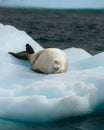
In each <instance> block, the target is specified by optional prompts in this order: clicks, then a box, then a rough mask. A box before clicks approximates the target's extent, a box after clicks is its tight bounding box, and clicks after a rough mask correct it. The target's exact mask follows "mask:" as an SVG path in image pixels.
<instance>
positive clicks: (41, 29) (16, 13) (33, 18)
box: [0, 8, 104, 130]
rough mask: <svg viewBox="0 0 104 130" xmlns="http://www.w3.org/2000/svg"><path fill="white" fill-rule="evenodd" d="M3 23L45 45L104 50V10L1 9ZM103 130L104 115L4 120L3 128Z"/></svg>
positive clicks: (0, 18)
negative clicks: (25, 120) (38, 121)
mask: <svg viewBox="0 0 104 130" xmlns="http://www.w3.org/2000/svg"><path fill="white" fill-rule="evenodd" d="M0 23H3V24H10V25H13V26H15V27H16V28H18V29H20V30H23V31H26V32H27V33H28V34H29V35H30V36H31V37H32V38H33V39H34V40H36V41H37V42H39V43H40V44H41V45H42V46H43V47H58V48H61V49H64V48H69V47H78V48H84V49H85V50H87V51H88V52H90V53H91V54H97V53H99V52H102V51H104V48H103V42H104V36H103V34H104V12H103V11H98V10H93V11H91V10H83V11H82V10H76V11H74V10H23V9H21V10H18V9H3V8H2V9H0ZM17 129H19V130H99V129H100V130H103V129H104V116H102V115H93V116H91V115H90V116H89V115H87V116H82V117H75V118H69V119H65V120H60V121H57V122H53V123H43V124H39V123H38V124H34V123H29V122H18V121H13V120H4V119H0V130H17Z"/></svg>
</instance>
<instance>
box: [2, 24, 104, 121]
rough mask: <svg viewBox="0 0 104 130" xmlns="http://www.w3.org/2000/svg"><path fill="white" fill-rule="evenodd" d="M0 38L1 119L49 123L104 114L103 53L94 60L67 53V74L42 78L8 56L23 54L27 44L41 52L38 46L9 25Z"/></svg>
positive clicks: (82, 53) (78, 51)
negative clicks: (18, 52)
mask: <svg viewBox="0 0 104 130" xmlns="http://www.w3.org/2000/svg"><path fill="white" fill-rule="evenodd" d="M0 36H1V38H0V46H1V48H0V53H1V54H0V59H1V60H0V75H1V76H0V84H1V85H0V118H3V119H4V118H5V119H15V120H20V121H29V122H47V121H55V120H59V119H63V118H67V117H73V116H75V117H76V116H81V115H87V114H92V113H99V114H103V113H104V111H103V108H104V94H103V91H104V87H103V85H104V53H103V52H102V53H99V54H97V55H94V56H92V55H90V54H89V53H88V52H86V51H85V50H83V49H81V48H79V49H78V48H69V49H66V50H64V51H65V53H66V55H67V58H68V63H69V68H68V71H67V72H66V73H62V74H50V75H46V74H39V73H35V72H33V71H31V70H30V66H29V63H28V62H27V61H22V60H19V59H16V58H14V57H12V56H11V55H9V54H8V52H9V51H14V52H15V51H22V50H24V48H25V44H26V43H30V44H31V45H32V46H33V48H34V50H35V51H39V50H41V49H43V48H42V47H41V46H40V45H39V44H38V43H36V42H35V41H34V40H33V39H31V38H30V37H29V36H28V35H27V34H26V33H25V32H23V31H19V30H17V29H16V28H14V27H12V26H10V25H5V26H4V25H2V24H0Z"/></svg>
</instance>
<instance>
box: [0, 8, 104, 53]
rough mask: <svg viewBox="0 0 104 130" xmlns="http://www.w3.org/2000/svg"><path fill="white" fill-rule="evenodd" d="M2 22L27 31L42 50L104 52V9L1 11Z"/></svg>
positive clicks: (0, 21)
mask: <svg viewBox="0 0 104 130" xmlns="http://www.w3.org/2000/svg"><path fill="white" fill-rule="evenodd" d="M0 23H3V24H10V25H13V26H15V27H16V28H18V29H20V30H24V31H26V32H27V33H28V34H29V35H30V36H31V37H32V38H33V39H34V40H36V41H37V42H38V43H40V44H41V45H42V46H43V47H45V48H46V47H58V48H61V49H65V48H69V47H78V48H83V49H85V50H87V51H88V52H90V53H91V54H97V53H99V52H102V51H104V10H44V9H41V10H39V9H37V10H32V9H28V10H26V9H25V10H23V9H15V10H14V9H3V8H2V9H0Z"/></svg>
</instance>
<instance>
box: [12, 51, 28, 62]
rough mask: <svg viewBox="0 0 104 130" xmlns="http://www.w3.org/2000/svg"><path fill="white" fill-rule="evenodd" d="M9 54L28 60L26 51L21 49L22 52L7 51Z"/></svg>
mask: <svg viewBox="0 0 104 130" xmlns="http://www.w3.org/2000/svg"><path fill="white" fill-rule="evenodd" d="M9 54H11V55H12V56H14V57H16V58H18V59H22V60H28V58H27V54H26V51H22V52H18V53H14V52H9Z"/></svg>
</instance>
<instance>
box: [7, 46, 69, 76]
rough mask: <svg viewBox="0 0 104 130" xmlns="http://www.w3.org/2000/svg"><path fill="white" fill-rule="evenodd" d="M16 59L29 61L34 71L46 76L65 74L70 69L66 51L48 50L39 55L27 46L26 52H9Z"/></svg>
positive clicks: (40, 52)
mask: <svg viewBox="0 0 104 130" xmlns="http://www.w3.org/2000/svg"><path fill="white" fill-rule="evenodd" d="M9 54H11V55H13V56H14V57H16V58H19V59H22V60H28V61H29V63H30V64H31V66H32V70H34V71H36V72H40V73H45V74H54V73H63V72H66V71H67V69H68V64H67V63H68V62H67V58H66V55H65V53H64V51H62V50H60V49H58V48H46V49H43V50H41V51H39V52H37V53H35V51H34V50H33V48H32V47H31V46H30V45H29V44H26V51H22V52H18V53H14V52H9Z"/></svg>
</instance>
